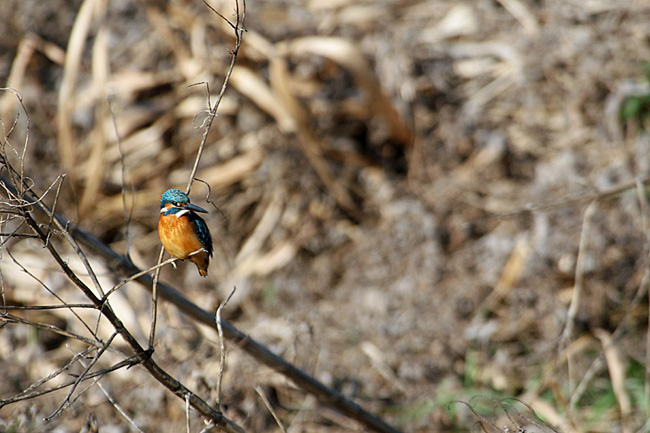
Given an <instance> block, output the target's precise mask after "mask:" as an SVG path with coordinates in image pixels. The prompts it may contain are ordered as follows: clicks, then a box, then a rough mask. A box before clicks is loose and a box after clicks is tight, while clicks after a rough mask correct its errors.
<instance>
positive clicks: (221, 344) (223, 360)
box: [216, 287, 237, 407]
mask: <svg viewBox="0 0 650 433" xmlns="http://www.w3.org/2000/svg"><path fill="white" fill-rule="evenodd" d="M235 290H237V288H236V287H233V289H232V292H230V295H228V298H227V299H226V300H225V301H223V302H222V303H221V305H219V308H217V314H216V324H217V332H218V334H219V348H220V349H221V365H219V377H217V407H220V406H221V382H222V380H223V373H224V371H225V369H226V346H225V344H224V336H223V324H222V322H221V310H223V309H224V307H225V306H226V305H228V302H229V301H230V298H232V295H234V294H235Z"/></svg>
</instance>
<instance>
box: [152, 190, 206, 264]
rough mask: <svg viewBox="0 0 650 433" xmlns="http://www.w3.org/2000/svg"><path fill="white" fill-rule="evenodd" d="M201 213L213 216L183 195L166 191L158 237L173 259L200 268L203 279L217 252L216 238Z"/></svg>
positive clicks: (161, 202)
mask: <svg viewBox="0 0 650 433" xmlns="http://www.w3.org/2000/svg"><path fill="white" fill-rule="evenodd" d="M197 212H201V213H209V212H208V211H207V210H205V209H203V208H201V207H199V206H196V205H194V204H191V203H190V198H189V197H188V196H187V194H185V193H184V192H183V191H181V190H178V189H169V190H167V191H165V192H164V193H163V195H162V198H161V200H160V219H159V220H158V235H159V236H160V242H162V244H163V246H164V247H165V250H167V252H168V253H169V254H170V255H171V256H172V257H175V258H177V259H180V260H189V261H190V262H192V263H194V264H195V265H196V268H197V269H198V271H199V275H201V276H202V277H207V276H208V265H209V264H210V257H212V251H213V250H212V236H211V235H210V230H209V229H208V225H207V224H206V223H205V221H204V220H203V218H201V217H200V216H198V215H197Z"/></svg>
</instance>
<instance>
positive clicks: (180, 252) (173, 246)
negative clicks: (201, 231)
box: [158, 214, 203, 260]
mask: <svg viewBox="0 0 650 433" xmlns="http://www.w3.org/2000/svg"><path fill="white" fill-rule="evenodd" d="M158 234H159V235H160V241H161V242H162V244H163V246H164V247H165V249H166V250H167V252H168V253H169V254H170V255H171V256H172V257H176V258H177V259H181V260H185V259H187V258H188V257H189V255H190V254H191V253H193V252H195V251H198V250H200V249H201V248H203V245H202V244H201V242H200V241H199V238H198V237H197V235H196V233H195V232H194V227H193V226H192V223H191V222H190V221H189V220H188V219H187V218H185V217H180V218H177V217H176V215H174V214H170V215H161V216H160V219H159V220H158Z"/></svg>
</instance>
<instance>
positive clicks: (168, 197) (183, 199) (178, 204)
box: [160, 189, 209, 217]
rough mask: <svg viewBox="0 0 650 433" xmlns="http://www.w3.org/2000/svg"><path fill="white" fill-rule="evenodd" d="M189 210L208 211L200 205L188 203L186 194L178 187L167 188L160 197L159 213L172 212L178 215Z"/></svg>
mask: <svg viewBox="0 0 650 433" xmlns="http://www.w3.org/2000/svg"><path fill="white" fill-rule="evenodd" d="M189 211H194V212H203V213H209V212H208V211H207V210H205V209H203V208H202V207H199V206H196V205H193V204H192V203H190V198H189V197H188V196H187V194H185V193H184V192H183V191H181V190H179V189H168V190H167V191H165V192H164V193H163V195H162V198H161V199H160V213H163V214H164V215H167V214H169V213H173V214H176V216H178V217H180V216H182V215H183V214H185V213H187V212H189Z"/></svg>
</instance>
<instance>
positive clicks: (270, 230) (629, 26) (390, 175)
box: [0, 0, 650, 432]
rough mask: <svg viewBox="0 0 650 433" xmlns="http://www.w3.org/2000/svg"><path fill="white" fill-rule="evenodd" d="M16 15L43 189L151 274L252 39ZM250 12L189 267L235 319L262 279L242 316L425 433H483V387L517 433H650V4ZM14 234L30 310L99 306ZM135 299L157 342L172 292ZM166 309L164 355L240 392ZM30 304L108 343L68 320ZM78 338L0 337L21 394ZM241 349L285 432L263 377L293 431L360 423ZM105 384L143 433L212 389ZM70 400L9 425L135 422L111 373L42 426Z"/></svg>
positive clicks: (8, 50)
mask: <svg viewBox="0 0 650 433" xmlns="http://www.w3.org/2000/svg"><path fill="white" fill-rule="evenodd" d="M209 4H210V5H211V6H212V7H214V8H215V9H216V10H218V11H219V12H220V13H222V14H223V15H224V16H225V17H226V18H229V19H234V8H235V4H234V3H233V2H231V1H225V0H224V1H221V0H214V1H210V2H209ZM2 6H3V7H2V17H1V18H0V86H3V87H9V88H12V89H14V90H16V91H17V92H19V93H20V95H22V101H23V103H24V106H25V108H26V110H27V113H28V115H29V124H28V123H27V117H26V116H25V115H24V114H21V115H20V117H19V118H18V121H17V123H16V126H15V128H14V130H13V131H12V132H11V134H10V135H9V138H8V139H7V136H8V131H9V129H10V126H11V125H12V123H13V122H14V120H15V119H16V114H17V113H18V112H20V109H19V108H20V107H19V104H18V103H17V99H16V96H15V95H14V94H13V93H11V92H6V91H5V92H3V93H1V94H0V120H2V122H3V146H4V149H5V150H6V152H7V153H8V154H9V155H11V157H12V158H13V161H14V164H17V166H19V165H20V163H22V166H23V167H24V173H25V175H26V176H28V177H29V178H31V180H32V181H33V184H34V188H35V189H36V190H37V191H39V192H40V193H43V192H45V191H46V190H47V189H48V188H50V187H53V190H55V189H56V188H58V187H59V186H60V188H61V193H60V197H59V200H58V202H57V203H56V210H57V211H58V212H59V213H60V214H61V215H63V216H65V217H66V218H68V219H70V220H71V221H73V222H74V223H76V224H78V225H79V226H80V227H81V228H83V229H85V230H87V231H89V232H90V233H92V234H93V235H95V236H97V237H98V238H100V239H101V240H102V241H104V242H106V243H108V244H109V245H110V246H111V247H112V248H113V249H115V250H116V251H118V252H120V253H123V254H126V253H128V254H129V256H130V257H131V259H132V260H133V262H134V263H135V264H136V265H138V266H140V267H142V268H147V267H149V266H153V265H154V264H155V263H156V260H157V254H158V251H159V247H160V241H159V239H158V234H157V229H156V227H157V220H158V215H159V212H158V207H159V201H160V196H161V194H162V192H163V191H165V190H166V189H168V188H180V189H185V187H186V186H187V183H188V180H189V176H190V172H191V169H192V166H193V164H194V160H195V158H196V154H197V150H198V147H199V144H200V142H201V138H202V134H203V129H202V128H201V127H202V125H203V124H204V121H205V118H206V114H205V110H206V109H207V108H208V100H209V99H210V101H211V102H214V101H215V98H216V96H217V95H218V93H219V89H220V88H221V84H222V82H223V80H224V76H225V74H226V72H227V70H228V66H229V63H230V58H231V50H232V49H233V46H234V32H233V31H232V29H231V28H230V27H229V26H228V24H227V23H225V22H224V21H223V20H222V19H220V18H219V17H218V16H216V15H215V14H214V13H213V12H212V11H210V9H209V8H208V7H206V6H205V5H204V4H203V3H202V2H201V1H195V0H192V1H189V0H176V1H144V0H143V1H126V0H113V1H110V2H109V1H107V0H84V1H76V0H75V1H69V0H50V1H47V2H43V1H38V0H20V1H18V0H4V1H3V5H2ZM246 6H247V9H246V22H245V24H246V29H247V32H246V33H245V34H244V36H243V44H242V46H241V50H240V52H239V56H238V59H237V65H236V67H235V69H234V70H233V72H232V77H231V80H230V83H229V87H228V90H227V92H226V94H225V97H224V99H223V100H222V102H221V105H220V107H219V110H218V117H217V118H216V119H215V121H214V124H213V126H212V128H211V130H210V132H209V135H208V137H207V142H206V148H205V151H204V153H203V155H202V158H201V160H200V163H199V169H198V172H197V178H198V179H200V182H195V183H194V184H193V187H192V191H191V194H190V197H191V199H192V202H193V203H195V204H197V205H199V206H201V207H204V208H206V209H210V210H211V213H210V215H208V216H207V217H206V221H207V222H208V224H209V226H210V229H211V231H212V236H213V239H214V242H215V249H216V251H215V257H214V258H213V262H212V264H211V266H210V271H209V272H210V274H209V277H208V278H207V279H201V278H199V276H198V273H197V272H196V269H195V267H194V265H192V264H187V263H182V264H180V265H179V266H178V269H173V268H171V267H167V268H165V269H164V270H163V272H162V278H163V280H165V281H167V282H170V283H171V284H173V285H174V286H175V287H177V288H179V289H180V290H182V291H183V293H184V294H185V295H186V296H187V297H188V298H189V299H191V300H192V301H193V302H195V303H197V304H198V305H200V306H202V307H204V308H206V309H208V310H210V311H214V310H215V309H216V307H217V306H218V305H219V303H220V302H222V301H223V300H224V299H225V297H226V296H227V295H228V293H229V292H230V291H231V290H232V288H233V286H236V287H237V291H236V294H235V296H234V299H233V300H232V301H231V303H230V304H229V305H228V307H227V309H226V310H225V311H224V317H225V318H226V319H228V320H230V321H232V323H233V324H235V325H236V326H237V327H238V328H239V329H241V330H243V331H245V332H247V333H249V334H250V335H251V336H252V337H253V338H255V339H257V340H258V341H260V342H262V343H263V344H265V345H268V346H269V347H270V348H271V349H272V350H273V351H274V352H275V353H278V354H280V355H282V356H284V357H285V358H286V359H287V360H289V361H290V362H292V363H294V364H295V365H297V366H298V367H300V368H302V369H304V370H306V371H307V372H309V373H310V374H312V375H314V376H315V377H317V378H318V379H320V380H322V381H323V382H324V383H326V384H327V385H329V386H331V387H334V388H335V389H337V390H339V391H341V392H342V393H343V394H344V395H346V396H348V397H350V398H352V399H354V400H355V401H357V402H358V403H359V404H361V405H362V406H363V407H365V408H367V409H368V410H371V411H373V412H376V413H377V414H379V415H380V416H382V417H383V418H384V419H385V420H386V421H388V422H390V423H391V424H393V425H395V426H397V427H398V428H400V429H403V430H404V431H406V432H430V431H468V430H471V429H472V428H474V431H476V429H477V427H476V426H475V424H474V423H475V422H476V421H477V419H479V415H477V413H472V411H470V410H469V407H468V406H471V407H474V408H476V409H477V411H478V413H479V414H480V415H481V416H484V417H485V420H489V421H490V422H492V423H493V425H492V426H491V427H485V429H486V431H490V432H491V431H495V432H496V431H505V430H502V429H504V428H505V427H504V426H510V428H511V429H513V430H514V429H516V428H517V427H525V428H527V429H528V430H527V431H551V430H545V429H543V428H540V427H537V429H538V430H535V427H531V426H530V424H529V422H530V420H531V419H532V418H533V416H532V412H531V411H532V410H534V412H535V413H537V415H538V416H540V417H541V418H543V419H545V420H547V421H548V422H550V423H551V424H553V425H555V426H556V427H557V428H558V429H559V430H561V431H566V432H587V431H591V432H596V431H602V432H611V431H622V432H633V431H647V428H648V427H647V425H646V426H645V427H643V426H644V423H646V420H647V419H648V418H649V416H650V407H649V404H650V403H649V401H650V381H649V380H648V376H649V375H648V357H647V356H648V350H647V347H648V345H649V344H650V343H648V341H649V340H648V332H647V331H648V295H647V293H648V287H647V284H648V283H647V281H648V263H649V262H648V247H649V243H648V239H647V236H648V234H649V232H648V223H647V219H648V210H647V208H646V200H647V198H646V190H645V188H643V181H644V180H645V179H647V178H648V175H649V174H650V159H649V152H650V141H649V140H648V135H647V133H646V129H645V127H647V126H648V124H647V119H648V116H649V115H650V86H649V83H650V63H648V62H649V61H650V5H648V3H647V2H645V1H634V0H629V1H620V2H609V1H604V0H603V1H600V0H572V1H557V0H550V1H534V0H475V1H472V2H467V1H461V0H448V1H445V0H436V1H425V0H422V1H400V0H394V1H389V0H387V1H356V2H350V1H346V0H337V1H332V2H324V1H318V0H313V1H294V2H292V1H281V0H269V1H265V2H255V1H249V2H248V3H247V5H246ZM206 83H207V84H206ZM208 92H209V93H208ZM118 137H119V139H118ZM3 172H6V170H4V169H3ZM63 173H65V177H64V178H61V177H60V176H61V174H63ZM123 189H124V191H125V200H124V201H123V197H122V190H123ZM53 197H54V193H50V194H49V195H47V196H46V199H45V202H46V203H48V204H49V205H53ZM124 203H126V208H125V206H124ZM590 203H591V204H590ZM587 207H589V209H590V211H589V212H585V209H587ZM3 232H5V230H3ZM5 240H6V238H4V239H3V245H2V248H3V253H4V254H3V255H2V258H1V260H0V270H1V271H2V284H3V303H6V304H7V305H16V304H23V305H43V304H51V303H54V301H55V299H54V298H53V297H52V296H51V295H50V294H48V292H47V291H45V290H44V289H43V285H46V286H47V287H49V288H50V289H52V290H53V291H55V292H56V293H57V294H58V295H59V296H61V297H62V298H63V299H65V300H66V301H68V302H75V301H80V294H79V293H78V291H77V290H76V289H75V288H74V287H72V286H71V285H70V284H69V283H68V282H67V280H66V279H65V278H64V276H63V275H62V274H61V273H60V271H58V268H57V267H56V265H55V263H54V262H53V261H52V260H51V259H49V258H48V256H47V254H46V252H45V251H44V250H43V249H42V248H41V247H40V246H39V245H37V244H36V243H35V242H31V241H30V240H29V239H20V238H12V239H8V240H6V241H5ZM55 241H56V240H55ZM61 248H64V245H63V244H61ZM8 252H10V253H11V256H9V254H7V253H8ZM89 258H90V260H91V264H92V265H93V268H94V269H95V270H96V271H97V272H98V274H99V277H100V281H101V282H102V285H103V286H104V287H108V288H110V287H111V286H112V285H113V284H116V283H117V282H119V278H118V277H116V276H115V275H114V274H113V273H112V272H111V270H110V269H107V268H106V265H105V264H104V263H103V262H102V260H101V259H99V258H94V257H92V256H90V257H89ZM69 260H70V263H71V266H76V269H78V270H79V271H80V272H83V271H82V269H83V268H82V266H81V264H79V263H76V261H75V258H74V254H73V253H72V251H70V257H69ZM21 265H22V266H24V267H25V268H27V269H28V270H29V271H30V273H31V274H32V275H33V276H35V277H37V278H38V279H39V280H40V282H39V281H37V280H36V279H34V278H32V277H31V276H30V275H29V274H27V273H26V272H24V271H23V269H22V268H21ZM576 276H578V279H577V282H578V284H576ZM41 283H43V284H41ZM577 294H580V296H579V297H578V296H577ZM572 302H573V304H572ZM112 304H113V306H114V308H115V310H116V311H117V312H118V314H119V315H120V317H122V318H123V319H124V321H125V323H126V324H127V326H128V327H129V329H130V330H131V331H132V332H133V333H134V334H135V335H137V336H139V337H141V339H142V341H143V342H144V341H146V335H147V333H148V327H149V320H150V295H149V294H148V292H146V291H144V290H142V289H141V288H140V287H139V286H137V285H126V286H125V287H123V288H122V289H120V291H119V292H117V293H116V294H115V295H113V298H112ZM571 305H573V308H574V309H575V315H574V316H571V315H569V314H568V312H569V311H570V306H571ZM160 308H161V310H160V312H159V314H160V317H159V321H158V326H159V331H158V339H157V346H156V352H155V357H156V360H157V361H158V362H160V364H161V366H163V367H164V368H166V369H167V370H168V371H169V372H170V373H172V374H173V375H174V376H175V377H177V378H178V379H179V380H180V381H181V382H183V383H185V384H186V385H188V386H189V387H190V388H191V389H194V390H195V391H197V392H198V393H199V394H200V395H204V396H206V398H214V397H215V396H214V390H215V380H216V375H217V374H218V366H219V349H218V346H217V344H216V337H215V335H214V334H213V333H211V332H210V331H208V332H206V331H205V330H204V329H203V328H201V327H200V326H198V325H196V324H194V323H192V322H191V321H189V320H188V319H187V318H185V317H183V316H182V315H181V314H180V313H179V312H178V311H177V310H176V309H175V308H174V307H171V306H168V305H164V304H163V305H161V307H160ZM25 314H27V313H25ZM89 314H90V313H89ZM28 316H29V318H30V319H31V320H35V321H39V322H43V323H53V324H57V326H60V327H64V328H66V329H69V330H74V331H75V332H79V333H83V329H82V328H81V325H80V323H79V321H78V319H76V318H75V317H74V316H72V315H71V314H70V313H69V312H67V311H55V312H47V313H46V312H40V313H38V315H37V314H36V313H33V314H28ZM84 317H85V316H84ZM88 317H91V316H88ZM567 323H570V324H572V325H573V327H572V329H571V332H570V333H568V335H565V336H564V338H563V330H564V329H565V327H566V326H567ZM103 325H104V324H103V322H102V326H103ZM107 329H110V327H107ZM121 344H122V342H121V341H119V342H117V341H116V345H117V346H118V347H121V346H120V345H121ZM79 347H81V345H80V344H79V342H76V341H66V340H65V339H62V338H54V337H53V336H51V335H50V336H48V335H47V334H45V333H43V332H37V331H36V330H34V329H32V328H30V327H28V326H19V325H15V324H13V325H5V326H4V327H3V328H0V372H2V373H1V374H0V376H1V377H2V378H3V380H0V398H3V399H4V398H8V397H10V396H12V395H14V394H16V393H18V392H19V391H21V390H23V389H25V388H27V387H28V386H29V385H30V384H32V383H34V382H35V381H37V380H39V379H40V378H42V377H45V376H47V375H48V374H49V373H50V372H51V371H53V370H56V369H57V368H60V367H61V365H63V364H64V363H65V362H67V361H69V360H70V358H71V357H72V355H73V352H75V351H79V350H80V349H79ZM228 349H229V352H228V364H227V371H226V376H225V378H224V389H223V397H222V399H221V401H222V403H224V404H225V405H226V406H225V409H224V413H225V414H226V415H227V416H229V417H231V418H232V419H233V420H235V421H237V422H238V423H240V424H241V425H242V426H243V427H244V428H246V429H247V431H279V428H278V427H277V425H276V423H275V421H274V420H273V418H272V416H271V414H270V413H269V412H268V410H267V409H266V408H265V406H264V404H263V403H262V401H261V400H260V398H259V396H258V394H257V393H256V392H255V387H256V386H259V387H261V389H262V390H264V392H265V394H266V395H267V396H268V397H269V400H270V401H271V404H272V405H273V407H274V409H275V410H276V411H277V414H278V415H279V417H280V419H281V420H282V422H283V424H284V425H285V426H287V427H288V429H289V431H293V432H312V431H313V432H339V431H359V430H362V428H361V427H359V426H358V425H357V424H356V423H355V422H352V421H350V420H348V419H345V418H344V417H342V416H341V415H339V414H337V413H336V412H334V411H332V410H330V409H328V408H327V407H323V406H321V405H319V404H318V403H317V402H316V401H315V400H314V399H313V398H312V397H310V396H308V395H306V394H305V393H304V392H302V391H300V390H299V389H297V388H296V387H295V386H294V385H293V384H291V383H289V382H288V381H287V380H286V379H285V378H283V377H282V376H281V375H279V374H277V373H274V372H273V371H271V370H269V369H268V368H266V367H263V366H261V365H260V364H258V363H256V362H255V360H253V359H251V358H250V357H248V356H247V355H246V354H244V353H243V352H241V351H240V350H238V349H237V348H236V347H229V348H228ZM106 356H107V358H106V360H105V362H106V365H110V363H109V361H111V359H112V360H113V361H114V360H115V359H120V358H118V357H116V358H111V357H112V356H116V355H114V354H107V355H106ZM102 362H104V359H103V361H102ZM79 368H80V369H81V367H79ZM9 378H11V380H9ZM56 380H58V379H56ZM56 380H55V381H54V382H56ZM102 383H104V384H105V385H106V386H107V387H108V388H109V391H110V392H111V393H112V394H113V396H114V397H116V400H117V401H118V403H119V405H120V406H122V407H123V408H126V409H127V411H128V413H129V414H130V415H131V416H132V417H133V419H134V420H135V421H136V423H137V424H138V425H139V426H140V428H142V429H143V430H145V431H161V432H162V431H165V432H175V431H181V429H183V428H184V425H185V413H184V403H183V402H182V401H180V400H178V399H176V398H175V397H173V396H172V395H171V394H169V393H168V392H167V391H166V390H164V389H162V388H161V387H160V386H159V385H158V384H157V383H155V382H154V381H153V380H152V379H150V378H149V377H148V375H147V374H146V373H145V372H144V371H140V370H138V369H132V370H128V371H120V372H116V373H113V374H111V375H109V376H107V377H105V378H104V379H102ZM64 396H65V391H59V392H58V393H54V394H49V395H47V396H43V397H41V398H38V399H33V400H28V401H25V402H22V403H16V404H13V405H9V406H6V407H3V408H2V409H1V410H0V430H1V431H16V432H22V431H59V432H68V431H96V430H92V429H93V428H95V429H99V431H106V432H109V431H110V432H122V431H130V430H129V429H130V428H131V427H130V426H129V424H128V423H127V422H126V421H125V420H124V419H123V418H122V417H121V416H120V415H119V414H118V413H117V411H116V410H115V408H114V407H113V406H112V405H111V404H110V403H108V402H107V400H106V397H105V396H104V395H103V394H102V393H101V392H100V391H99V390H98V389H97V387H94V388H91V389H90V390H88V391H87V392H86V393H85V394H83V395H82V396H81V398H79V399H78V400H76V402H75V403H74V404H73V405H72V407H71V408H70V409H69V410H67V411H66V412H64V413H63V414H62V415H61V416H59V417H57V418H55V419H54V420H52V421H50V422H48V423H45V422H43V420H42V418H43V417H44V416H47V415H48V414H49V413H51V412H52V411H53V410H54V409H55V408H56V407H57V406H58V405H59V404H60V403H61V401H62V399H63V398H64ZM477 396H480V398H478V397H477ZM509 398H518V399H520V400H521V401H522V402H524V403H526V404H527V405H529V407H526V406H524V405H522V404H520V403H515V402H513V401H509V402H508V404H509V406H508V409H507V410H504V409H502V408H500V402H502V401H503V400H502V399H509ZM457 400H459V401H463V402H466V403H467V404H468V405H467V406H466V405H464V404H452V405H449V404H450V403H451V402H454V401H457ZM478 400H480V402H479V401H478ZM507 415H510V416H511V417H510V418H509V417H508V416H507ZM516 415H520V418H517V419H516V420H513V419H514V418H516ZM192 422H193V425H194V426H195V427H196V428H197V429H200V428H202V427H199V426H201V425H202V424H201V422H200V421H199V420H198V417H195V418H192ZM84 428H86V429H87V430H83V429H84ZM197 431H198V430H197Z"/></svg>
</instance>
